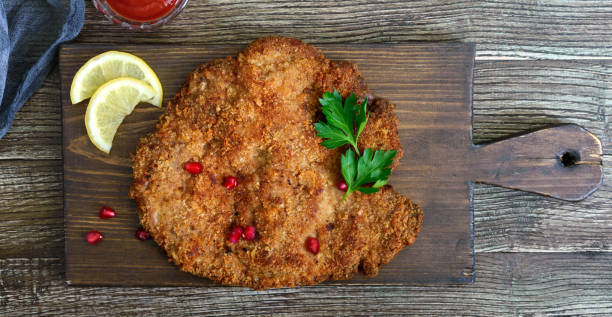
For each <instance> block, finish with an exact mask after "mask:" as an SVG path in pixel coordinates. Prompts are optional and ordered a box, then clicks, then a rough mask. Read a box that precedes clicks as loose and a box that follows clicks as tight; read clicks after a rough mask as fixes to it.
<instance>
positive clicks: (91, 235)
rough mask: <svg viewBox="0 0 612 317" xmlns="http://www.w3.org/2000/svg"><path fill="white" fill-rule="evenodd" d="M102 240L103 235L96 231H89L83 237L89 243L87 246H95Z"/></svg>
mask: <svg viewBox="0 0 612 317" xmlns="http://www.w3.org/2000/svg"><path fill="white" fill-rule="evenodd" d="M103 238H104V235H103V234H102V232H100V231H97V230H92V231H89V232H88V233H87V235H86V236H85V239H86V240H87V242H89V244H96V243H98V242H100V241H102V239H103Z"/></svg>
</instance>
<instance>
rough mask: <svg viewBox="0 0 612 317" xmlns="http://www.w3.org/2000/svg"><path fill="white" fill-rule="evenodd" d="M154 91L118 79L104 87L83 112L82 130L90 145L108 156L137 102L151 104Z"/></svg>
mask: <svg viewBox="0 0 612 317" xmlns="http://www.w3.org/2000/svg"><path fill="white" fill-rule="evenodd" d="M156 97H157V92H156V91H155V90H154V89H153V88H152V87H151V86H150V85H149V84H148V83H146V82H144V81H142V80H138V79H134V78H131V77H120V78H117V79H113V80H111V81H109V82H107V83H106V84H103V85H102V86H100V88H98V89H97V90H96V92H95V93H94V94H93V96H92V97H91V100H89V105H88V106H87V111H86V112H85V127H86V128H87V135H89V139H90V140H91V142H92V143H93V144H94V145H95V146H96V147H97V148H98V149H100V150H101V151H103V152H105V153H109V152H110V150H111V147H112V146H113V138H114V137H115V133H116V132H117V129H118V128H119V125H120V124H121V122H123V119H124V118H125V117H126V116H127V115H129V114H130V113H132V110H134V108H135V107H136V105H137V104H138V103H140V102H151V100H153V99H154V98H156Z"/></svg>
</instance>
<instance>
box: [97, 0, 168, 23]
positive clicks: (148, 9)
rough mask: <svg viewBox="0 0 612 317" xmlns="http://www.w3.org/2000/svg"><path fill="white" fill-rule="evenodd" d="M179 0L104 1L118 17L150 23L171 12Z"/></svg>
mask: <svg viewBox="0 0 612 317" xmlns="http://www.w3.org/2000/svg"><path fill="white" fill-rule="evenodd" d="M178 1H179V0H106V3H107V4H108V5H109V6H110V7H111V8H112V9H113V10H114V11H115V12H116V13H117V14H119V15H121V16H123V17H124V18H126V19H129V20H133V21H141V22H144V21H151V20H155V19H158V18H161V17H163V16H164V15H166V14H168V12H170V11H172V9H173V8H174V7H175V6H176V3H177V2H178Z"/></svg>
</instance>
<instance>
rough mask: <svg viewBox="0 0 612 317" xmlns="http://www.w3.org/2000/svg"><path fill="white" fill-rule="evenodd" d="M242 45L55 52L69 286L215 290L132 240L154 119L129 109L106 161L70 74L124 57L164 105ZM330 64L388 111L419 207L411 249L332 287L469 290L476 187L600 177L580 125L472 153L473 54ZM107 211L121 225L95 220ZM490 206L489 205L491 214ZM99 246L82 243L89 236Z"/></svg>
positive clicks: (583, 184)
mask: <svg viewBox="0 0 612 317" xmlns="http://www.w3.org/2000/svg"><path fill="white" fill-rule="evenodd" d="M241 48H242V46H225V45H224V46H200V47H192V46H110V45H104V46H91V45H88V46H84V45H79V44H75V45H65V46H63V47H62V49H61V52H60V70H61V89H62V109H63V153H64V200H65V204H64V206H65V207H64V208H65V212H64V217H65V228H66V279H67V282H68V284H89V285H126V286H129V285H159V286H162V285H211V284H212V283H211V282H210V281H208V280H206V279H201V278H197V277H194V276H191V275H189V274H186V273H182V272H180V271H179V270H178V269H177V268H176V267H175V266H173V265H172V264H170V263H169V262H168V260H167V258H166V256H165V254H164V252H163V251H162V250H161V249H160V248H158V247H157V245H156V244H155V243H154V242H152V241H145V242H141V241H139V240H136V239H135V237H134V232H135V230H136V229H137V228H138V217H137V215H136V205H135V203H134V202H133V201H131V200H130V199H129V198H128V190H129V187H130V184H131V182H132V169H131V160H130V152H133V151H135V149H136V145H137V142H138V139H139V138H140V137H142V136H143V135H145V134H146V133H147V132H149V131H151V130H152V128H153V127H154V124H155V122H156V120H157V118H158V116H159V115H160V114H161V111H160V110H159V109H157V108H154V107H153V106H150V105H143V106H139V107H137V108H136V110H135V111H134V113H133V114H132V115H130V116H129V117H128V118H126V120H125V121H124V123H123V124H122V126H121V127H120V128H119V131H118V134H117V135H116V137H115V140H114V143H113V149H112V152H111V154H110V155H107V154H104V153H102V152H100V151H99V150H97V149H96V148H95V147H94V146H93V145H92V144H91V143H90V142H89V139H88V137H87V133H86V130H85V125H84V121H83V118H84V114H85V109H86V105H87V104H86V102H83V103H81V104H78V105H72V104H71V103H70V98H69V91H70V84H71V81H72V77H73V76H74V74H75V72H76V71H77V69H78V68H79V67H80V66H81V65H82V64H83V63H85V62H86V61H87V60H88V59H89V58H91V57H93V56H95V55H96V54H98V53H101V52H104V51H107V50H121V51H127V52H131V53H133V54H136V55H138V56H140V57H142V58H143V59H144V60H145V61H147V62H148V63H149V64H150V65H151V67H152V68H153V69H154V70H155V71H156V72H157V74H158V76H159V78H160V80H161V82H162V85H163V87H164V91H165V100H166V101H167V100H169V99H170V98H171V97H173V96H174V94H175V93H176V92H177V91H178V89H179V87H180V85H181V84H182V82H183V81H184V80H185V78H186V77H187V75H188V73H189V72H191V71H192V70H193V69H194V68H195V67H196V66H197V65H198V64H200V63H203V62H206V61H209V60H211V59H214V58H218V57H224V56H227V55H236V53H237V52H238V51H239V50H240V49H241ZM319 48H320V49H322V50H323V52H324V53H325V54H326V56H327V57H329V58H330V59H344V60H349V61H352V62H354V63H356V64H357V65H358V66H359V69H360V70H361V72H362V73H363V75H364V76H365V78H366V80H367V82H368V84H369V86H370V88H371V90H372V91H373V93H374V94H375V95H378V96H382V97H385V98H387V99H389V100H391V101H392V102H394V103H395V104H396V105H397V107H396V113H397V116H398V117H399V133H400V137H401V142H402V145H403V148H404V151H405V153H406V154H405V155H404V158H403V159H402V161H401V164H400V166H399V168H398V170H397V171H395V172H394V174H393V175H392V178H391V184H392V185H394V186H395V188H396V189H397V190H398V191H399V192H400V193H403V194H404V195H406V196H407V197H408V198H410V199H412V200H414V201H416V202H417V203H418V204H420V205H421V206H422V208H423V210H424V222H423V227H422V229H421V233H420V234H419V237H418V239H417V241H416V243H415V244H414V245H412V246H410V247H408V248H406V249H405V250H403V251H402V252H401V253H400V254H399V255H398V256H397V257H396V258H395V259H393V261H392V262H391V263H389V264H388V265H387V266H385V267H384V268H383V269H382V270H381V271H380V273H379V275H378V276H377V277H375V278H367V277H364V276H363V275H358V276H356V277H355V278H353V279H351V280H349V281H338V282H328V283H358V284H374V283H375V284H423V283H463V282H473V281H474V276H475V271H474V236H473V225H474V223H473V213H472V210H473V208H472V184H473V183H474V182H485V183H489V184H495V185H500V186H505V187H510V188H516V189H521V190H527V191H531V192H537V193H541V194H544V195H549V196H553V197H556V198H560V199H566V200H580V199H583V198H585V197H586V196H588V195H589V194H590V193H592V192H593V191H595V190H596V189H597V187H598V186H599V184H600V183H601V179H602V165H601V153H602V152H601V145H600V143H599V141H598V140H597V138H596V137H594V136H593V135H592V134H590V133H589V132H587V131H585V130H584V129H582V128H580V127H578V126H573V125H570V126H560V127H555V128H551V129H545V130H540V131H537V132H534V133H531V134H527V135H524V136H519V137H516V138H512V139H509V140H505V141H502V142H497V143H493V144H490V145H486V146H474V145H473V144H472V138H471V134H472V123H471V119H472V84H473V82H472V73H473V68H474V54H475V52H474V45H472V44H463V43H439V44H436V43H423V44H397V45H383V44H381V45H371V44H369V45H340V44H338V45H320V46H319ZM103 205H109V206H112V207H113V208H114V209H115V210H116V211H117V217H116V218H113V219H108V220H102V219H99V218H98V210H99V208H100V207H101V206H103ZM492 208H494V207H492ZM94 229H95V230H99V231H101V232H103V233H104V235H105V238H104V240H103V241H102V242H101V243H99V244H97V245H94V246H92V245H89V244H88V243H87V242H86V241H85V234H86V233H87V232H88V231H90V230H94Z"/></svg>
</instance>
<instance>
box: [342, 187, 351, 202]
mask: <svg viewBox="0 0 612 317" xmlns="http://www.w3.org/2000/svg"><path fill="white" fill-rule="evenodd" d="M350 193H351V191H349V190H348V189H347V190H346V193H344V196H342V199H341V200H340V203H343V202H344V200H345V199H346V197H348V195H349V194H350Z"/></svg>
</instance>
